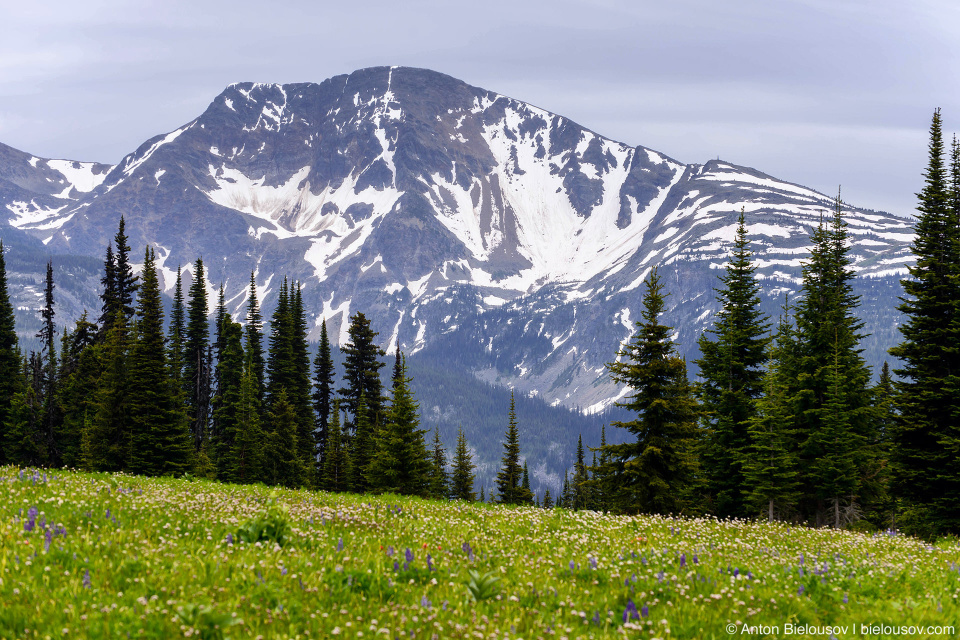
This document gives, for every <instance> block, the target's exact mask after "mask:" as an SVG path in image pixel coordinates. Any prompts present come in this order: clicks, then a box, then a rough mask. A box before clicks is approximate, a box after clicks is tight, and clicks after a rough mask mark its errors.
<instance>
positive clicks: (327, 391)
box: [313, 320, 334, 469]
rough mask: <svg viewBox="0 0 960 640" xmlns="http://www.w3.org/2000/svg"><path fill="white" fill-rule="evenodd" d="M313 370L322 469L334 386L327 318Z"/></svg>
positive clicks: (315, 435) (321, 330) (323, 325)
mask: <svg viewBox="0 0 960 640" xmlns="http://www.w3.org/2000/svg"><path fill="white" fill-rule="evenodd" d="M313 370H314V378H313V389H314V391H313V410H314V412H315V414H316V424H315V426H314V438H315V441H316V444H315V447H314V454H315V456H316V458H317V460H318V461H319V464H320V468H321V469H322V468H323V456H324V448H325V447H326V443H327V426H328V425H329V424H330V409H331V400H332V398H333V387H334V370H333V357H332V356H331V355H330V340H329V339H328V338H327V321H326V320H324V321H323V322H322V323H321V324H320V346H319V348H318V349H317V357H316V359H315V360H314V362H313Z"/></svg>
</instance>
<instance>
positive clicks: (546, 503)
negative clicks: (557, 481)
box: [543, 489, 553, 509]
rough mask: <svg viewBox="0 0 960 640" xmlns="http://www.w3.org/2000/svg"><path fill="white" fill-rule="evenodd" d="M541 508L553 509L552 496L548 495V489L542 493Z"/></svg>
mask: <svg viewBox="0 0 960 640" xmlns="http://www.w3.org/2000/svg"><path fill="white" fill-rule="evenodd" d="M543 508H544V509H553V496H551V495H550V489H547V490H546V491H544V492H543Z"/></svg>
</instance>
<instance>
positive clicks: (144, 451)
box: [127, 249, 193, 475]
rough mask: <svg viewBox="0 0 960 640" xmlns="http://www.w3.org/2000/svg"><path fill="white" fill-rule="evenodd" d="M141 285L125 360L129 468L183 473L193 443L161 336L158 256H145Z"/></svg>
mask: <svg viewBox="0 0 960 640" xmlns="http://www.w3.org/2000/svg"><path fill="white" fill-rule="evenodd" d="M142 278H143V281H142V286H141V289H140V296H139V299H138V300H137V310H136V321H135V324H134V332H133V336H132V344H131V345H130V354H129V360H128V374H129V381H128V384H129V386H128V389H129V400H128V402H127V411H128V415H129V431H130V461H129V469H130V471H132V472H133V473H141V474H148V475H164V474H182V473H184V472H185V471H187V470H189V469H190V466H191V463H192V460H193V455H192V454H193V447H192V443H191V441H190V436H189V434H188V433H187V431H186V430H185V429H184V428H183V422H182V421H181V420H180V419H179V416H178V412H177V408H176V406H175V401H176V397H175V395H174V390H173V389H172V387H171V385H170V382H169V369H168V365H167V358H166V353H165V351H164V338H163V303H162V301H161V297H160V282H159V280H158V278H157V270H156V256H155V254H154V251H153V250H152V249H147V250H146V252H145V255H144V261H143V271H142Z"/></svg>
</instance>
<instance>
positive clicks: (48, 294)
mask: <svg viewBox="0 0 960 640" xmlns="http://www.w3.org/2000/svg"><path fill="white" fill-rule="evenodd" d="M53 290H54V284H53V262H52V261H48V262H47V276H46V280H45V286H44V289H43V300H44V305H43V309H42V310H41V311H40V317H41V318H42V319H43V320H42V323H41V325H40V331H39V332H38V333H37V337H38V338H40V341H41V343H42V344H43V351H42V357H43V368H42V370H41V375H40V380H41V382H40V387H39V388H38V389H37V391H38V392H39V396H40V403H41V416H40V424H39V427H40V433H39V437H40V439H41V441H42V443H41V449H42V450H43V451H44V452H45V453H44V456H45V457H44V459H43V460H42V461H41V462H42V463H43V464H48V465H59V464H60V451H59V447H58V446H57V445H58V443H57V442H56V438H55V434H56V432H57V431H59V429H60V418H61V416H60V410H59V406H58V404H57V395H56V394H57V348H56V337H57V334H56V326H55V325H54V322H53V318H54V315H55V312H54V310H53Z"/></svg>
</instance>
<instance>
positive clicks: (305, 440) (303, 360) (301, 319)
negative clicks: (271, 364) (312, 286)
mask: <svg viewBox="0 0 960 640" xmlns="http://www.w3.org/2000/svg"><path fill="white" fill-rule="evenodd" d="M290 358H291V361H290V364H291V380H290V391H289V393H290V404H292V405H293V409H294V411H296V412H297V419H298V421H297V446H298V449H299V455H300V460H301V462H302V463H303V466H304V468H305V469H306V470H307V477H308V478H310V480H311V481H312V479H313V478H314V477H316V473H317V457H316V454H315V450H316V436H315V435H314V432H313V430H314V422H315V421H314V417H313V406H312V402H311V393H310V391H311V380H310V347H309V345H308V344H307V316H306V311H305V309H304V308H303V293H302V291H301V285H300V283H299V282H296V283H294V285H293V286H292V287H291V290H290ZM308 484H309V483H308Z"/></svg>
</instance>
